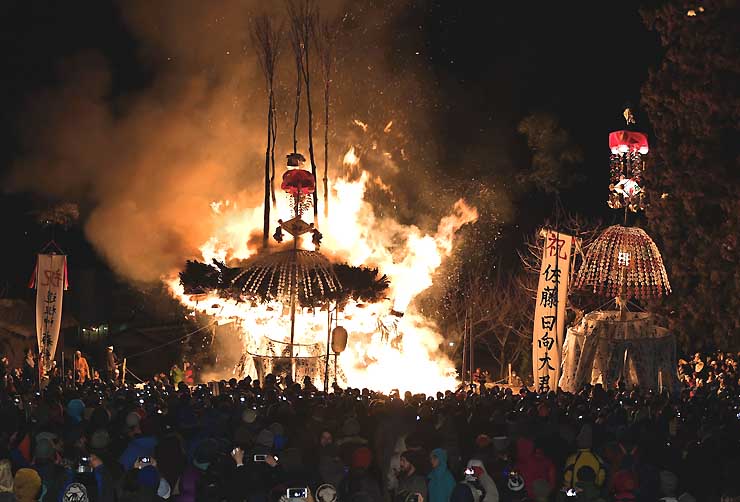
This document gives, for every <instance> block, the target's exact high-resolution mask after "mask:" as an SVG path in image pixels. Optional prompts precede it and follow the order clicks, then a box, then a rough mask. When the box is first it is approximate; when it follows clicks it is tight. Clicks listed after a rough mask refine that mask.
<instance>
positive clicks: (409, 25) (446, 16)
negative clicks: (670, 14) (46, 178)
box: [0, 0, 660, 296]
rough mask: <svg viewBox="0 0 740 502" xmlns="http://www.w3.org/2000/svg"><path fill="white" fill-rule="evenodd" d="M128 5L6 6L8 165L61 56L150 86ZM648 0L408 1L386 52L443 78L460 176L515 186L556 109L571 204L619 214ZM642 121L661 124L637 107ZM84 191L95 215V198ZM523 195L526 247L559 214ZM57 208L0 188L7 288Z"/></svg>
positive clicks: (74, 234) (119, 87) (518, 217)
mask: <svg viewBox="0 0 740 502" xmlns="http://www.w3.org/2000/svg"><path fill="white" fill-rule="evenodd" d="M364 3H365V4H366V5H365V7H364V8H365V9H368V10H373V9H382V8H383V5H382V2H369V3H368V2H364ZM119 8H120V5H119V4H118V3H115V2H106V1H79V2H55V1H41V0H34V1H26V0H9V1H5V2H2V3H0V24H1V26H0V37H1V39H0V60H1V62H2V68H3V79H2V80H1V81H0V113H2V117H1V118H0V128H2V131H1V133H0V138H1V139H0V174H1V175H3V176H7V175H8V173H9V172H10V170H11V168H12V167H11V166H12V164H13V163H14V162H15V161H16V160H17V159H18V158H20V157H22V156H23V155H25V154H26V153H27V151H24V147H22V143H21V137H22V135H23V133H24V127H25V123H24V117H25V114H26V111H27V109H28V107H29V104H31V103H33V102H34V100H35V96H37V95H38V94H39V93H40V92H44V91H46V90H48V89H54V88H55V87H57V86H58V85H60V82H61V81H62V80H63V79H65V78H66V76H65V75H63V74H60V62H61V61H64V60H65V59H68V58H70V57H72V56H74V55H76V54H78V53H81V52H89V51H91V50H92V51H95V52H99V53H101V54H102V55H103V56H104V57H105V59H106V60H107V62H108V65H109V67H110V68H111V72H112V84H111V98H120V97H122V96H123V97H125V96H127V95H129V94H135V93H137V92H139V91H140V90H142V89H147V87H148V86H149V85H151V83H152V80H153V78H154V76H155V75H156V74H157V73H158V72H159V70H160V67H159V66H158V62H157V61H156V60H155V61H152V60H150V59H146V58H145V56H144V55H143V54H142V51H141V50H140V49H141V46H140V44H139V42H138V41H137V39H136V37H135V36H134V34H132V33H131V32H130V30H129V29H128V26H127V24H126V23H125V21H124V20H123V19H122V15H121V13H120V10H119ZM638 9H639V5H638V3H636V2H630V1H627V2H619V3H618V4H604V3H602V2H576V3H562V2H560V3H557V2H485V3H482V2H480V3H476V4H473V3H469V2H451V1H448V2H421V1H418V2H410V3H409V4H408V6H407V7H405V8H404V9H401V10H400V14H399V11H395V13H394V16H393V17H392V18H390V19H386V20H385V22H387V23H390V24H391V27H392V30H391V31H392V32H394V33H395V36H392V37H390V39H389V40H387V46H386V47H385V51H386V54H387V58H388V59H389V60H390V61H391V63H390V64H391V66H393V67H396V68H398V71H401V72H402V71H404V70H403V69H404V67H406V66H417V67H418V66H421V67H423V68H424V71H425V72H427V73H428V74H429V75H432V77H433V78H432V79H431V80H430V81H429V82H430V84H429V85H433V86H434V88H435V89H434V91H435V95H436V96H438V97H437V99H436V100H435V102H434V104H431V105H430V103H429V102H423V101H419V105H418V106H424V107H426V108H427V110H425V111H426V113H427V115H426V116H427V117H429V120H430V121H431V123H430V124H428V126H429V127H430V128H431V130H432V131H433V134H434V141H435V143H436V149H437V151H438V152H439V159H438V161H439V162H440V163H441V164H442V165H444V166H445V169H446V170H448V171H449V173H448V174H449V176H450V177H451V178H455V179H456V180H466V179H470V180H472V179H476V180H482V181H483V182H486V180H496V182H497V183H498V185H497V186H503V189H505V190H506V189H508V188H507V187H506V184H507V183H508V182H511V183H513V182H514V181H513V179H511V178H513V176H514V175H515V173H516V172H517V171H518V170H520V169H521V168H523V167H524V168H526V167H528V165H529V152H528V150H527V146H526V142H525V139H524V138H523V137H522V136H521V135H520V134H518V133H517V131H516V126H517V124H518V122H519V121H520V120H521V119H522V118H524V117H525V116H526V115H528V114H530V113H533V112H549V113H552V114H553V115H555V116H556V117H557V118H558V119H559V120H560V123H561V124H562V126H563V127H564V128H565V129H566V130H568V131H569V132H570V133H571V135H572V137H573V140H574V142H575V143H576V144H577V145H579V146H580V147H581V148H582V149H583V151H584V161H583V163H582V164H581V165H580V166H578V168H577V171H578V174H580V175H582V177H583V181H582V182H581V183H579V184H578V185H576V186H575V187H573V189H570V190H568V191H567V192H566V193H563V194H562V202H563V206H564V207H565V208H566V209H567V210H570V211H574V212H580V213H582V214H585V215H588V216H592V217H602V218H604V219H606V221H607V222H610V221H612V219H616V218H618V215H617V214H615V213H614V212H611V211H609V210H608V208H607V207H606V202H605V199H606V193H607V185H608V150H607V135H608V133H609V131H610V130H614V129H615V128H617V127H620V126H621V124H622V123H623V122H622V117H621V112H622V109H623V107H624V105H625V104H626V103H628V102H629V103H632V104H633V105H634V104H637V103H639V92H640V86H641V85H642V83H643V82H644V80H645V79H646V77H647V74H648V69H649V68H650V67H651V66H655V65H656V64H657V62H658V61H659V58H660V51H659V47H658V43H657V39H656V36H655V34H654V33H651V32H648V31H647V30H646V29H645V27H644V26H643V25H642V22H641V19H640V16H639V12H638ZM411 34H412V35H413V36H411ZM350 80H351V78H350ZM638 124H641V125H642V127H643V129H645V130H647V131H648V132H649V124H648V123H647V121H646V119H645V118H644V116H643V115H642V114H640V111H639V108H638ZM32 147H33V146H32V145H28V144H26V147H25V148H26V149H28V148H32ZM493 166H495V168H494V167H493ZM100 168H101V169H105V166H101V167H100ZM441 181H442V182H443V183H444V179H442V180H441ZM76 202H79V203H80V207H81V211H82V218H83V220H84V218H85V215H86V211H87V210H89V202H88V201H85V200H79V201H76ZM516 204H517V205H518V207H517V208H516V211H515V213H514V217H513V218H512V219H511V220H510V221H508V222H507V225H506V227H505V231H504V233H505V238H504V240H503V241H502V242H509V243H512V244H514V245H516V243H517V242H519V241H520V240H521V238H522V235H523V234H525V233H527V232H530V231H531V230H532V229H533V228H535V226H536V225H538V224H539V223H540V222H541V221H542V219H543V218H544V217H546V216H547V213H548V211H549V210H550V209H551V208H552V206H553V198H552V196H551V195H546V194H538V193H532V194H526V195H525V196H524V197H522V198H521V199H520V200H518V201H516ZM46 205H48V201H47V200H45V199H44V198H43V197H40V196H38V195H34V194H28V193H7V190H5V191H4V193H3V194H2V195H0V215H1V216H0V218H2V227H3V233H4V239H3V242H4V246H3V249H2V257H3V259H2V269H0V279H1V282H0V292H4V293H6V294H9V295H11V296H13V295H16V296H17V295H23V294H28V293H23V285H24V284H25V283H26V281H27V278H28V276H29V275H30V273H31V271H32V266H33V260H34V253H35V252H36V251H37V250H38V249H39V248H40V247H41V246H42V245H43V244H44V243H45V242H46V241H48V240H49V239H50V238H51V233H50V231H49V230H43V229H40V228H39V227H38V226H37V225H36V224H34V223H33V218H32V216H31V215H30V211H32V210H33V209H35V208H40V207H46ZM55 237H56V238H57V240H59V242H60V244H61V245H62V246H63V247H65V249H66V250H67V251H68V253H69V254H70V256H71V258H70V263H71V264H72V266H73V267H91V266H92V267H99V268H104V265H103V260H100V259H99V258H98V257H97V256H96V253H95V251H94V250H93V249H92V247H91V246H90V245H89V244H87V243H86V242H85V238H84V236H83V233H82V231H81V230H79V229H78V230H73V231H70V232H66V233H63V234H59V235H56V236H55ZM502 247H503V246H502ZM502 252H506V253H509V254H513V251H511V249H508V250H503V251H502ZM19 285H20V286H21V287H19Z"/></svg>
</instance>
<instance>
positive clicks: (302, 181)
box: [280, 169, 316, 195]
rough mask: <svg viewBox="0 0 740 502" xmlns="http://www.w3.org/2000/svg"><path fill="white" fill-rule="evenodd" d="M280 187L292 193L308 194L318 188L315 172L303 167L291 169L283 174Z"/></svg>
mask: <svg viewBox="0 0 740 502" xmlns="http://www.w3.org/2000/svg"><path fill="white" fill-rule="evenodd" d="M280 188H281V189H282V190H283V191H285V192H287V193H289V194H291V195H308V194H311V193H313V192H314V190H316V181H315V180H314V178H313V174H311V172H309V171H305V170H303V169H291V170H290V171H285V174H283V183H282V185H280Z"/></svg>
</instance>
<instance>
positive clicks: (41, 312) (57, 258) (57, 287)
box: [31, 254, 67, 372]
mask: <svg viewBox="0 0 740 502" xmlns="http://www.w3.org/2000/svg"><path fill="white" fill-rule="evenodd" d="M31 287H35V288H36V339H37V341H38V344H39V367H40V368H42V369H43V370H44V371H45V372H46V371H49V370H50V369H51V363H52V361H53V360H54V355H55V354H56V350H57V341H58V340H59V328H60V327H61V325H62V296H63V295H64V290H66V289H67V257H66V256H65V255H59V254H40V255H38V261H37V262H36V270H35V271H34V276H33V278H32V279H31Z"/></svg>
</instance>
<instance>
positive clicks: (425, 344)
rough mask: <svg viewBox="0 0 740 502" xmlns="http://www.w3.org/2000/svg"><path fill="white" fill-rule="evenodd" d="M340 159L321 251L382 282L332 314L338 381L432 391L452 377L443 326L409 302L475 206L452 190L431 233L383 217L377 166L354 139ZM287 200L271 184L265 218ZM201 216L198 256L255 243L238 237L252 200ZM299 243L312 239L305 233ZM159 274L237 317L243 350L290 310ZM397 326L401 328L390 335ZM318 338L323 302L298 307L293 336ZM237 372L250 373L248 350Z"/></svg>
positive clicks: (259, 349) (279, 333)
mask: <svg viewBox="0 0 740 502" xmlns="http://www.w3.org/2000/svg"><path fill="white" fill-rule="evenodd" d="M344 163H345V166H344V167H345V169H344V173H345V174H344V176H340V177H335V178H334V179H333V180H332V183H331V187H330V192H331V193H330V199H331V200H330V202H329V207H330V208H331V211H330V213H329V217H328V220H327V221H323V220H320V221H319V225H318V226H319V228H320V229H321V231H322V233H323V234H324V241H323V243H322V246H321V252H322V253H324V254H325V255H326V256H327V257H329V258H330V259H332V260H334V261H337V262H340V261H341V262H347V263H349V264H350V265H355V266H360V265H364V266H372V267H378V268H379V270H380V273H381V274H386V275H387V276H388V277H389V278H390V281H391V287H390V290H389V298H388V299H387V300H386V301H382V302H379V303H376V304H359V303H356V302H353V301H350V302H349V303H348V305H346V307H345V308H344V309H343V311H342V312H340V313H339V314H338V316H339V317H338V324H339V325H341V326H344V328H345V329H346V330H347V332H348V333H349V342H348V344H347V349H346V351H345V352H344V353H342V354H341V356H340V357H339V358H338V364H339V367H340V371H339V377H340V381H339V383H340V385H350V386H352V387H360V388H362V387H368V388H371V389H374V390H381V391H386V392H387V391H390V390H392V389H399V390H401V391H402V392H403V391H406V390H410V391H412V392H427V393H431V392H436V391H438V390H440V389H451V388H453V387H454V386H455V384H456V382H457V375H456V373H455V368H454V365H453V363H452V362H451V361H450V360H449V359H448V358H447V357H446V356H445V355H444V354H442V353H440V352H439V346H440V343H442V342H443V339H442V336H441V335H440V334H439V333H438V331H437V330H436V326H435V324H434V322H432V321H431V320H430V319H428V318H427V317H425V316H424V315H423V314H422V313H421V312H420V311H419V310H418V309H417V308H416V307H415V305H414V298H415V297H416V296H417V295H419V293H421V292H422V291H424V290H426V289H427V288H428V287H429V286H431V285H432V277H433V274H434V272H435V271H436V270H437V269H438V268H439V266H440V265H441V264H442V262H443V260H444V259H445V258H446V257H448V256H450V254H451V253H452V251H453V245H454V238H455V233H456V232H457V231H458V230H459V229H460V227H462V226H463V225H465V224H466V223H470V222H473V221H475V220H476V219H477V217H478V214H477V211H476V209H475V208H472V207H470V206H469V205H467V204H466V203H465V202H464V201H463V200H462V199H461V200H458V201H457V202H456V203H455V204H454V205H453V207H452V208H451V209H450V213H449V214H448V215H447V216H445V217H444V218H442V219H441V220H440V222H439V224H438V226H437V229H436V232H434V233H424V232H423V231H422V230H421V229H419V228H418V227H416V226H413V225H402V224H400V223H399V222H397V221H396V220H394V219H393V218H390V217H379V216H377V215H376V213H375V211H374V209H373V206H372V205H371V204H370V203H369V202H368V201H366V200H365V190H366V187H367V186H368V184H369V183H375V184H377V181H378V180H377V179H376V178H377V176H374V175H370V173H368V172H367V171H365V170H363V169H362V165H361V159H360V158H359V157H358V156H357V153H356V150H355V148H354V147H352V148H350V149H349V150H348V151H347V153H346V154H345V155H344ZM358 172H359V176H358V175H357V173H358ZM350 173H352V177H351V178H350ZM381 181H382V180H381ZM288 204H289V200H288V198H287V197H285V196H284V195H283V194H280V195H279V196H278V204H277V206H278V207H277V208H276V209H275V208H273V210H272V211H271V219H272V221H273V224H272V227H273V228H274V226H275V225H276V224H277V220H278V219H279V218H284V217H286V216H287V215H289V214H290V208H289V206H288ZM319 213H321V211H320V212H319ZM207 217H209V218H213V219H214V225H213V227H214V228H216V229H217V231H216V232H215V233H214V235H212V236H211V238H210V239H209V240H208V241H207V242H205V243H203V245H202V246H201V248H200V251H201V253H202V260H203V261H205V262H207V263H209V262H210V261H211V260H212V259H217V260H221V261H225V262H227V263H228V264H230V265H232V266H236V264H238V263H239V261H240V260H244V259H247V258H249V257H250V256H252V255H254V254H255V253H256V252H258V251H259V247H258V244H257V243H255V245H254V246H252V247H250V246H249V245H248V244H247V241H248V238H249V236H250V234H252V233H253V232H254V231H255V229H259V228H261V227H262V207H261V206H260V207H238V206H237V205H236V204H234V203H232V202H229V201H218V202H214V203H213V204H212V205H211V214H210V215H208V216H207ZM300 247H302V248H304V249H314V248H313V245H312V244H311V242H310V238H308V239H305V241H303V242H301V243H300ZM167 284H168V286H169V288H170V290H171V291H172V293H173V295H175V296H176V297H177V298H178V299H179V300H180V301H181V302H182V303H183V304H184V305H186V306H187V307H189V308H190V309H192V310H197V311H200V312H203V313H206V314H208V315H212V316H215V317H216V320H217V321H218V322H219V323H224V322H231V321H233V322H235V323H237V325H238V326H239V328H240V331H241V337H242V344H243V348H244V350H245V351H247V352H249V353H256V354H262V353H265V352H264V350H265V348H266V344H267V341H268V339H273V340H279V341H285V342H287V341H288V340H289V335H290V318H289V316H288V315H285V312H286V310H287V308H286V307H285V306H284V305H281V304H280V303H279V302H270V303H267V304H261V305H259V304H254V303H250V302H240V303H236V302H235V301H232V300H225V299H223V298H220V297H218V296H217V295H215V294H211V295H207V296H205V297H204V296H203V295H199V296H198V297H197V298H196V297H190V296H188V295H185V294H184V292H183V288H182V286H181V285H180V284H179V280H178V279H177V278H170V279H168V280H167ZM393 312H395V313H402V314H403V316H402V317H399V316H398V315H394V313H393ZM383 333H385V336H384V335H383ZM389 333H390V335H388V334H389ZM398 335H400V336H402V338H396V337H397V336H398ZM326 338H327V313H326V311H325V310H324V311H319V310H316V311H311V309H304V310H303V311H301V310H299V312H298V315H297V321H296V343H297V344H321V346H322V347H323V348H324V349H323V350H325V347H326V345H325V344H326ZM399 341H400V344H399V343H398V342H399ZM298 355H308V354H300V352H298ZM245 372H246V373H249V374H251V376H252V377H254V376H256V372H255V368H254V366H253V365H252V364H250V361H249V358H248V361H247V364H246V368H245ZM222 376H226V375H222ZM228 376H229V377H230V376H232V375H228ZM236 376H241V375H236ZM343 380H344V381H343ZM316 383H317V384H319V382H316ZM319 386H320V385H319Z"/></svg>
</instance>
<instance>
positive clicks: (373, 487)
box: [338, 446, 382, 502]
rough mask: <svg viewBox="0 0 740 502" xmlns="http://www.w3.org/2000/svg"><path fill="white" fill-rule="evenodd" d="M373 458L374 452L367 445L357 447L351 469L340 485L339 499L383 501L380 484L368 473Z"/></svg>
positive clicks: (353, 454)
mask: <svg viewBox="0 0 740 502" xmlns="http://www.w3.org/2000/svg"><path fill="white" fill-rule="evenodd" d="M372 459H373V454H372V452H371V451H370V448H368V447H366V446H363V447H360V448H357V449H356V450H355V451H354V452H353V453H352V462H351V464H350V470H349V472H348V473H347V475H346V476H345V477H344V479H343V480H342V482H341V483H340V485H339V490H338V493H339V497H338V498H339V500H351V499H353V498H358V499H363V500H367V501H368V502H370V501H372V502H381V501H382V494H381V492H380V486H378V483H377V481H376V480H375V478H374V477H373V476H371V475H370V474H369V473H368V469H370V465H371V464H372Z"/></svg>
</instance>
